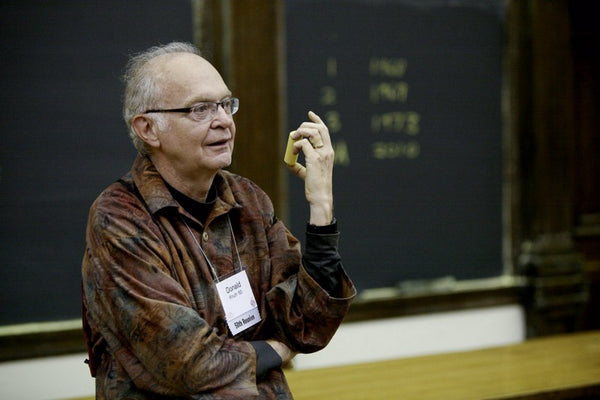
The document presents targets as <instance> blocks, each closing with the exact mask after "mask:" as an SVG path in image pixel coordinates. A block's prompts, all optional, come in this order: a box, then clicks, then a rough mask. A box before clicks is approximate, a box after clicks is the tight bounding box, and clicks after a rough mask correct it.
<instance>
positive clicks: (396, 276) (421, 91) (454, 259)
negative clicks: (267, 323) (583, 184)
mask: <svg viewBox="0 0 600 400" xmlns="http://www.w3.org/2000/svg"><path fill="white" fill-rule="evenodd" d="M503 4H504V1H502V0H497V1H492V0H489V1H465V0H462V1H461V0H457V1H441V0H395V1H393V0H380V1H375V0H372V1H367V0H330V1H326V2H325V1H315V0H288V1H286V2H285V26H286V29H285V31H286V39H285V44H286V46H285V48H286V62H287V67H286V75H287V76H286V92H287V114H288V120H287V122H288V128H289V130H292V129H295V128H296V127H297V126H298V125H299V124H300V123H301V122H302V121H304V120H306V119H307V118H306V112H307V111H308V110H313V111H315V112H317V114H320V115H321V116H322V117H323V119H324V120H325V122H326V123H327V124H328V126H329V129H330V132H331V136H332V140H333V144H334V148H335V150H336V166H335V170H334V196H335V214H336V216H337V218H338V221H339V224H340V231H341V233H342V239H341V240H342V242H341V248H340V249H341V254H342V257H343V258H344V260H345V262H344V264H345V267H346V269H347V270H348V271H349V273H350V275H351V276H352V278H353V279H354V280H355V282H356V283H357V286H358V287H359V289H369V288H378V287H390V286H395V285H398V283H400V282H405V281H414V280H419V281H422V280H425V281H427V280H434V279H438V278H443V277H448V276H452V277H454V278H455V279H476V278H486V277H492V276H498V275H500V274H501V273H502V216H501V214H502V120H501V86H502V70H501V69H502V46H503V19H504V8H503V7H504V6H503ZM288 186H289V188H290V189H289V202H290V209H291V210H292V212H291V215H290V221H291V226H292V230H293V231H296V232H301V231H302V230H303V229H304V228H303V227H304V225H305V224H306V221H307V220H308V214H307V212H305V211H302V210H307V207H306V205H305V200H304V192H303V186H302V184H301V183H300V182H299V181H298V180H297V179H296V178H295V177H291V178H290V180H289V184H288Z"/></svg>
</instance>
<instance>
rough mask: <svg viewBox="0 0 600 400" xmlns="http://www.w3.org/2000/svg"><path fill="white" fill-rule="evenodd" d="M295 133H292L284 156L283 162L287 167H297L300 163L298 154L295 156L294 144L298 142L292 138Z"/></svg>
mask: <svg viewBox="0 0 600 400" xmlns="http://www.w3.org/2000/svg"><path fill="white" fill-rule="evenodd" d="M293 133H294V132H290V136H289V137H288V141H287V146H286V148H285V155H284V156H283V161H284V162H285V163H286V164H287V165H296V161H298V154H294V143H296V141H295V140H294V139H293V138H292V134H293Z"/></svg>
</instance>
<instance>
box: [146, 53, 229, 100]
mask: <svg viewBox="0 0 600 400" xmlns="http://www.w3.org/2000/svg"><path fill="white" fill-rule="evenodd" d="M155 61H156V62H155V63H154V64H155V65H154V66H153V70H154V74H155V78H156V82H157V84H158V85H160V87H161V88H162V92H163V95H164V96H165V97H166V98H167V99H165V100H168V101H178V102H179V103H180V102H182V101H184V102H189V101H193V100H195V101H202V100H215V99H217V98H220V97H221V96H223V95H227V94H228V93H229V89H228V88H227V86H226V85H225V83H224V82H223V79H222V78H221V75H220V74H219V73H218V71H217V70H216V69H215V68H214V67H213V66H212V65H211V64H210V63H209V62H208V61H206V60H205V59H203V58H201V57H199V56H197V55H194V54H189V53H172V54H164V55H162V56H159V57H157V58H156V59H155Z"/></svg>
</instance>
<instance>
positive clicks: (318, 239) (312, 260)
mask: <svg viewBox="0 0 600 400" xmlns="http://www.w3.org/2000/svg"><path fill="white" fill-rule="evenodd" d="M339 237H340V234H339V232H338V227H337V221H336V220H335V219H334V220H333V222H332V223H331V224H330V225H325V226H315V225H310V224H307V226H306V241H305V249H304V254H303V256H302V260H303V264H304V268H305V269H306V271H307V272H308V273H309V274H310V276H312V277H313V279H314V280H316V281H317V282H318V283H319V285H320V286H321V287H322V288H323V289H325V290H326V291H327V293H329V295H331V296H333V297H337V295H338V292H339V286H340V285H339V283H340V282H339V276H340V275H339V271H340V268H341V267H342V259H341V257H340V254H339V253H338V242H339Z"/></svg>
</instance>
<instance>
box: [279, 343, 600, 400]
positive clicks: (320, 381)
mask: <svg viewBox="0 0 600 400" xmlns="http://www.w3.org/2000/svg"><path fill="white" fill-rule="evenodd" d="M359 345H360V344H357V346H359ZM399 345H401V344H399ZM348 351H352V349H348ZM286 377H287V379H288V382H289V384H290V387H291V389H292V393H293V394H294V397H295V399H296V400H312V399H315V400H316V399H319V400H321V399H344V400H348V399H361V400H369V399H377V400H381V399H418V400H426V399H436V400H439V399H444V400H451V399H460V400H468V399H528V400H534V399H535V400H538V399H546V398H552V399H554V400H556V399H577V398H586V399H591V398H600V331H598V332H584V333H578V334H570V335H561V336H553V337H546V338H538V339H532V340H529V341H526V342H524V343H520V344H517V345H511V346H504V347H496V348H490V349H484V350H475V351H468V352H460V353H451V354H438V355H433V356H425V357H415V358H405V359H399V360H392V361H383V362H375V363H367V364H357V365H349V366H341V367H332V368H321V369H313V370H304V371H293V370H291V371H287V372H286Z"/></svg>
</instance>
